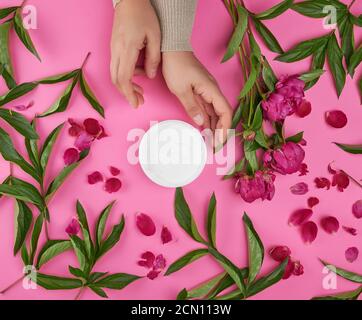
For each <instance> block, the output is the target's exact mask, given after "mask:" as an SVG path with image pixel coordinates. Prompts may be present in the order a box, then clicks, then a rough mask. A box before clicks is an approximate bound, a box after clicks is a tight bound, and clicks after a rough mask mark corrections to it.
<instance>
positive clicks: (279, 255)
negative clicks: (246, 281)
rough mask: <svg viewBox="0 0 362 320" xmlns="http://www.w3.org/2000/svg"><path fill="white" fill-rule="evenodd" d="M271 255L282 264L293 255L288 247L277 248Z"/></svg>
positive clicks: (271, 250) (272, 249) (270, 252)
mask: <svg viewBox="0 0 362 320" xmlns="http://www.w3.org/2000/svg"><path fill="white" fill-rule="evenodd" d="M269 255H270V256H271V257H272V259H273V260H275V261H278V262H282V261H284V260H285V259H286V258H288V257H289V256H290V255H291V251H290V249H289V248H288V247H286V246H276V247H274V248H271V249H270V251H269Z"/></svg>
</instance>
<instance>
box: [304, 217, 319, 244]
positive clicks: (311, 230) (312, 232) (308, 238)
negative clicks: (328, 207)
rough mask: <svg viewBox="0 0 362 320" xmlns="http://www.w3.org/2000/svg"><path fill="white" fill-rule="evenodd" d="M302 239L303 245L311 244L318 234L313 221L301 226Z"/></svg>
mask: <svg viewBox="0 0 362 320" xmlns="http://www.w3.org/2000/svg"><path fill="white" fill-rule="evenodd" d="M301 232H302V239H303V241H304V243H306V244H309V243H312V242H313V241H314V240H315V238H316V237H317V234H318V227H317V225H316V224H315V223H314V222H313V221H308V222H306V223H304V224H303V225H302V229H301Z"/></svg>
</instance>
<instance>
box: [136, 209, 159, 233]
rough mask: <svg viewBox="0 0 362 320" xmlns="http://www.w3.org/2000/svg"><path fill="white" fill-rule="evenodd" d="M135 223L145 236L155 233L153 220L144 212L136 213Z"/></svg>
mask: <svg viewBox="0 0 362 320" xmlns="http://www.w3.org/2000/svg"><path fill="white" fill-rule="evenodd" d="M136 225H137V227H138V229H139V230H140V231H141V233H142V234H144V235H145V236H148V237H149V236H153V235H154V234H155V233H156V226H155V224H154V222H153V220H152V219H151V218H150V216H148V215H147V214H145V213H139V214H137V216H136Z"/></svg>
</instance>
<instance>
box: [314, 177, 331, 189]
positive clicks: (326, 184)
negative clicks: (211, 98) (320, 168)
mask: <svg viewBox="0 0 362 320" xmlns="http://www.w3.org/2000/svg"><path fill="white" fill-rule="evenodd" d="M314 183H315V186H316V187H317V188H318V189H324V188H326V189H327V190H329V189H330V188H331V182H330V181H329V180H328V179H327V178H324V177H321V178H315V179H314Z"/></svg>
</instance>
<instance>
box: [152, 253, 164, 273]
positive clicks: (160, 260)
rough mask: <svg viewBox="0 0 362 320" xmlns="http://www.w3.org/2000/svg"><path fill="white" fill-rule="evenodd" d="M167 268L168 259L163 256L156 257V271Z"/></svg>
mask: <svg viewBox="0 0 362 320" xmlns="http://www.w3.org/2000/svg"><path fill="white" fill-rule="evenodd" d="M165 268H166V259H165V257H164V256H163V255H162V254H159V255H158V256H157V257H156V260H155V264H154V265H153V269H154V270H163V269H165Z"/></svg>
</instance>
